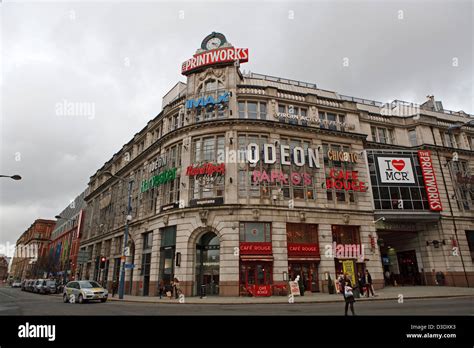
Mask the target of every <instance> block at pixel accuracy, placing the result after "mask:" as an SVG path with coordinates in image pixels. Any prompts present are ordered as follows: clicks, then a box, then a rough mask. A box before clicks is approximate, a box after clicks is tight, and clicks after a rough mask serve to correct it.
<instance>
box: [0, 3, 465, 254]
mask: <svg viewBox="0 0 474 348" xmlns="http://www.w3.org/2000/svg"><path fill="white" fill-rule="evenodd" d="M0 8H1V20H0V23H1V24H0V28H1V54H0V57H1V77H2V78H1V87H0V88H1V110H0V111H1V138H0V160H1V161H0V174H20V175H21V176H22V177H23V180H21V181H13V180H10V179H1V180H0V243H1V244H0V246H5V244H6V243H10V244H14V243H15V242H16V240H17V238H18V237H19V235H20V234H21V233H22V232H24V231H25V230H26V229H27V228H28V227H29V226H30V225H31V223H32V222H33V221H34V220H35V219H37V218H53V217H54V216H55V215H56V214H58V213H59V212H61V211H62V210H63V209H64V208H65V207H66V206H67V205H68V204H69V202H70V201H71V200H72V199H73V198H74V197H75V196H76V195H78V194H79V193H80V192H81V191H83V190H84V189H85V188H86V186H87V182H88V179H89V177H90V176H91V175H92V174H94V173H95V171H96V170H97V169H98V168H99V167H101V166H102V164H103V163H104V162H106V161H107V160H108V159H109V158H110V157H111V156H112V155H113V154H114V153H115V152H116V151H118V150H119V149H120V148H121V146H122V145H123V144H125V143H126V142H128V141H129V140H130V139H131V138H132V137H133V135H134V134H135V133H136V132H137V131H139V130H140V129H142V128H143V127H144V126H145V125H146V123H147V122H148V121H149V120H150V119H151V118H153V117H154V116H156V115H157V114H158V113H159V112H160V108H161V101H162V96H163V95H164V94H165V93H166V92H167V91H168V90H169V89H170V88H171V87H172V86H173V85H174V84H175V83H176V82H177V81H184V82H185V79H184V77H183V76H181V74H180V64H181V62H183V61H184V60H186V59H188V58H190V57H191V56H192V54H194V52H195V50H196V49H197V48H198V47H199V46H200V43H201V41H202V39H203V38H204V37H205V36H206V35H207V34H209V33H210V32H212V31H218V32H222V33H224V34H225V35H226V37H227V39H228V41H229V42H231V43H232V44H233V45H235V46H237V47H248V48H249V52H250V60H249V62H248V63H246V64H243V65H242V66H241V68H242V69H245V70H250V71H253V72H258V73H263V74H267V75H274V76H279V77H286V78H291V79H296V80H301V81H305V82H313V83H316V84H317V85H318V87H320V88H323V89H328V90H334V91H337V92H339V93H341V94H346V95H352V96H356V97H364V98H368V99H374V100H379V101H383V102H386V101H391V100H393V99H401V100H407V101H413V102H418V103H421V102H423V101H424V100H425V98H426V95H427V94H434V95H435V97H436V99H437V100H442V101H443V104H444V107H445V108H446V109H450V110H455V111H458V110H464V111H466V112H468V113H471V114H472V113H474V107H473V106H474V105H473V99H474V95H473V41H474V39H473V31H474V30H473V23H474V21H473V5H472V2H471V1H462V0H461V1H414V0H411V1H407V2H402V1H396V2H393V1H291V2H285V1H277V2H272V1H261V2H256V1H254V2H252V3H250V2H246V1H240V0H239V1H208V2H200V1H193V2H191V1H186V2H179V1H172V2H171V1H164V2H163V1H161V2H153V1H150V2H141V3H139V2H135V1H130V2H126V1H125V2H120V3H114V2H113V1H111V2H94V1H90V2H85V3H76V2H38V3H35V2H12V1H8V0H6V1H5V0H4V1H3V2H1V3H0ZM344 62H348V63H349V64H348V66H347V64H345V65H346V66H345V65H344V64H343V63H344ZM65 102H73V103H82V104H76V105H82V106H84V107H89V108H90V110H89V111H90V112H89V113H87V112H85V111H87V110H85V111H84V110H83V111H78V112H76V113H75V115H67V114H65V113H64V112H62V111H61V106H62V105H64V103H65ZM1 252H2V250H0V253H1Z"/></svg>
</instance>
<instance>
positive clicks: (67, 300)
mask: <svg viewBox="0 0 474 348" xmlns="http://www.w3.org/2000/svg"><path fill="white" fill-rule="evenodd" d="M63 302H64V303H68V302H69V299H68V298H67V294H64V295H63Z"/></svg>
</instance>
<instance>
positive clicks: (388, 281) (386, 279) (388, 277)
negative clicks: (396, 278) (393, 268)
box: [385, 269, 390, 285]
mask: <svg viewBox="0 0 474 348" xmlns="http://www.w3.org/2000/svg"><path fill="white" fill-rule="evenodd" d="M385 285H390V271H389V270H388V269H387V270H386V271H385Z"/></svg>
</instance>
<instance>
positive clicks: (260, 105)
mask: <svg viewBox="0 0 474 348" xmlns="http://www.w3.org/2000/svg"><path fill="white" fill-rule="evenodd" d="M239 118H249V119H253V120H257V119H260V120H266V119H267V104H266V103H265V102H262V101H239Z"/></svg>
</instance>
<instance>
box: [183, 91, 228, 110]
mask: <svg viewBox="0 0 474 348" xmlns="http://www.w3.org/2000/svg"><path fill="white" fill-rule="evenodd" d="M228 102H229V92H224V93H222V94H221V95H219V96H218V97H217V100H216V99H214V97H213V96H212V95H210V96H207V97H201V98H198V99H188V100H187V101H186V109H195V108H203V107H206V106H208V105H217V104H223V103H228Z"/></svg>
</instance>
